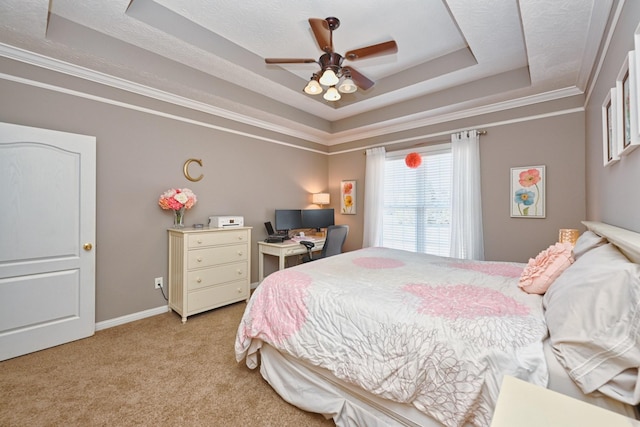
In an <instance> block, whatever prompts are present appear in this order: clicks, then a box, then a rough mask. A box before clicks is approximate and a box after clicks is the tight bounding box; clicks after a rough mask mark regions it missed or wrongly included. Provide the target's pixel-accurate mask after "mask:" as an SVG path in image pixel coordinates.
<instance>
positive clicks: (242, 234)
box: [188, 230, 249, 249]
mask: <svg viewBox="0 0 640 427" xmlns="http://www.w3.org/2000/svg"><path fill="white" fill-rule="evenodd" d="M248 236H249V233H248V232H247V230H225V231H224V232H215V233H202V234H193V235H190V236H189V237H188V245H189V249H194V248H201V247H205V246H215V245H228V244H232V243H248V242H247V241H248V240H249V238H248Z"/></svg>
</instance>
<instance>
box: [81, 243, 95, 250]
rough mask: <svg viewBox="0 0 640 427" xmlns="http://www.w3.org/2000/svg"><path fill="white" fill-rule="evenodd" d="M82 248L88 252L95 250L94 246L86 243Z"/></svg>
mask: <svg viewBox="0 0 640 427" xmlns="http://www.w3.org/2000/svg"><path fill="white" fill-rule="evenodd" d="M82 248H83V249H84V250H85V251H87V252H88V251H90V250H91V249H93V245H92V244H91V243H85V244H84V245H82Z"/></svg>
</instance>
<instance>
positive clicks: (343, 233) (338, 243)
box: [300, 225, 349, 262]
mask: <svg viewBox="0 0 640 427" xmlns="http://www.w3.org/2000/svg"><path fill="white" fill-rule="evenodd" d="M348 233H349V226H348V225H330V226H329V227H327V237H326V238H325V240H324V246H323V247H322V251H321V252H320V255H318V256H316V257H315V258H314V257H313V256H312V255H311V249H313V247H314V246H315V243H313V242H308V241H306V240H303V241H301V242H300V244H301V245H304V246H306V248H307V252H308V255H306V256H304V257H303V258H302V262H309V261H315V260H317V259H320V258H326V257H329V256H332V255H338V254H340V253H342V245H344V241H345V240H346V239H347V234H348Z"/></svg>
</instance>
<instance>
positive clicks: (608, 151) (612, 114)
mask: <svg viewBox="0 0 640 427" xmlns="http://www.w3.org/2000/svg"><path fill="white" fill-rule="evenodd" d="M616 105H617V104H616V88H613V89H611V90H609V93H607V95H606V96H605V98H604V102H603V103H602V157H603V163H604V165H605V166H610V165H612V164H614V163H616V162H617V161H618V160H620V155H619V154H618V153H619V152H618V145H617V140H618V138H617V136H618V134H617V125H616V123H617V122H616Z"/></svg>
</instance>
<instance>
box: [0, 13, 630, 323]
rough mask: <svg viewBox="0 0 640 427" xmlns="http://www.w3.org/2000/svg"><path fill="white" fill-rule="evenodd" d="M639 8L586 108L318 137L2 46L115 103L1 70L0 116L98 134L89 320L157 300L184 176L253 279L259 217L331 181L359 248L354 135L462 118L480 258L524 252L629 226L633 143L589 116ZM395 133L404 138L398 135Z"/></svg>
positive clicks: (452, 126)
mask: <svg viewBox="0 0 640 427" xmlns="http://www.w3.org/2000/svg"><path fill="white" fill-rule="evenodd" d="M639 20H640V5H639V4H638V2H629V1H627V2H626V3H625V9H624V11H623V13H622V14H621V16H620V22H619V23H618V27H619V28H618V29H617V30H616V32H615V34H614V37H613V39H612V41H611V46H610V52H609V53H608V55H607V57H606V61H605V63H604V64H603V66H602V69H601V71H600V74H599V75H598V79H597V84H596V86H595V89H594V90H593V92H592V93H591V96H590V99H589V101H588V104H587V111H586V113H585V112H584V111H583V109H582V107H583V106H584V103H585V99H584V97H582V96H578V97H573V98H567V99H562V100H558V101H551V102H548V103H540V104H535V105H532V106H529V107H525V108H517V109H511V110H507V111H503V112H500V113H492V114H484V115H478V116H475V117H470V118H467V119H460V120H456V121H451V122H446V123H440V124H437V125H432V126H427V127H424V128H420V129H413V130H411V131H406V132H402V133H398V134H394V135H386V136H384V137H377V138H372V139H370V140H366V141H354V142H351V143H348V144H343V145H341V146H337V147H329V148H326V147H322V146H318V145H317V144H313V143H309V142H307V141H299V140H296V139H295V138H291V137H287V136H283V135H278V134H275V133H271V132H269V131H265V130H263V129H258V128H252V127H251V126H248V125H244V124H240V123H236V122H232V121H230V120H226V119H222V118H220V117H217V116H213V115H207V114H204V113H198V112H195V111H192V110H189V109H187V108H182V107H177V106H175V105H169V104H164V103H162V102H160V101H157V100H152V99H146V98H144V97H142V96H138V95H133V94H130V93H125V92H122V91H116V90H113V89H109V88H106V87H103V86H99V85H96V84H93V83H90V82H86V81H81V80H78V79H74V78H71V77H69V76H61V75H57V74H56V73H53V72H50V71H46V70H41V69H37V68H36V67H31V66H28V65H24V64H18V63H16V62H13V61H10V60H7V59H0V67H2V69H3V72H5V73H8V74H14V75H17V76H22V77H25V78H28V79H32V80H33V81H40V82H43V83H51V84H54V85H56V86H59V87H62V88H68V89H72V90H75V91H78V93H80V94H89V95H92V96H97V97H100V96H104V97H105V99H106V98H108V99H113V100H117V101H119V102H123V103H125V104H124V105H125V106H119V105H114V104H113V103H109V102H103V101H104V100H103V101H99V100H90V99H87V98H86V97H85V96H84V95H81V96H78V95H77V94H66V93H64V91H62V92H59V91H51V90H48V89H43V88H37V87H34V86H29V85H25V84H22V83H15V82H11V81H8V80H0V93H2V99H3V102H2V103H0V121H3V122H9V123H16V124H21V125H27V126H35V127H43V128H48V129H55V130H61V131H66V132H75V133H81V134H88V135H94V136H96V137H97V153H98V163H97V174H98V176H97V182H98V184H97V209H98V213H97V242H96V256H97V272H96V286H97V290H96V291H97V307H96V320H97V321H98V322H100V321H105V320H109V319H114V318H117V317H119V316H125V315H128V314H133V313H137V312H140V311H144V310H147V309H152V308H156V307H159V306H162V305H164V304H166V303H165V301H164V300H163V299H162V297H161V294H160V292H158V291H157V290H154V289H153V287H152V284H153V278H154V277H157V276H160V275H162V276H164V277H165V278H166V275H167V253H166V251H167V244H166V240H167V239H166V231H165V230H166V228H167V227H169V226H170V224H171V222H172V219H171V214H170V212H167V211H163V210H161V209H160V208H159V207H158V206H157V198H158V196H159V194H160V193H161V192H162V191H164V190H165V189H167V188H170V187H185V186H188V187H190V188H192V189H193V190H194V191H195V193H196V194H197V195H198V198H199V201H198V204H197V205H196V206H195V207H194V209H192V210H191V211H189V212H188V213H187V223H188V224H192V223H194V222H202V223H206V221H207V218H208V216H209V215H214V214H239V215H243V216H244V217H245V222H246V224H247V225H249V226H253V227H254V232H253V244H252V247H253V259H252V261H253V263H252V264H253V265H252V280H253V281H255V280H257V258H256V252H257V244H256V242H257V241H258V240H260V239H263V238H264V237H265V231H264V226H263V222H264V221H267V220H273V210H274V209H276V208H305V207H312V205H311V200H310V194H311V193H313V192H318V191H330V193H331V196H332V204H331V205H330V207H333V208H335V209H336V210H337V209H339V203H338V201H339V185H340V181H341V180H344V179H355V180H357V182H358V187H357V203H358V210H357V214H356V215H341V214H339V213H338V214H337V215H336V222H337V223H338V224H348V225H350V226H351V232H350V235H349V238H348V239H347V243H346V246H345V249H347V250H354V249H357V248H359V247H360V246H361V242H362V222H363V218H364V217H363V210H362V208H363V199H364V162H365V158H364V155H363V151H364V148H365V147H368V146H377V145H386V146H388V147H391V148H394V149H397V148H406V147H408V146H410V145H411V144H415V143H419V142H423V141H442V140H447V139H448V135H449V134H450V133H451V132H455V131H457V130H460V129H471V128H478V129H483V130H486V131H487V132H488V133H487V135H485V136H483V137H482V138H481V157H482V186H483V216H484V231H485V253H486V257H487V259H491V260H513V261H521V262H524V261H526V260H527V259H528V258H529V257H531V256H534V255H535V254H536V253H537V252H538V251H539V250H541V249H543V248H544V247H546V246H548V245H549V244H550V243H552V242H553V241H555V239H556V237H557V231H558V228H561V227H580V223H579V221H580V220H582V219H585V218H586V219H593V220H604V221H607V222H611V223H614V224H617V225H621V226H626V227H627V228H631V229H634V230H636V231H640V219H639V218H640V217H638V215H637V212H639V211H640V200H639V199H638V198H637V197H635V193H633V192H630V190H632V189H633V188H634V187H633V185H634V184H636V183H637V182H640V180H639V178H640V150H636V151H635V152H633V153H632V154H631V155H630V156H628V157H626V158H624V159H623V161H621V162H620V163H619V164H618V165H616V166H614V167H612V168H606V169H605V168H603V167H602V166H601V155H602V151H601V150H602V148H601V144H602V140H601V138H602V137H601V121H600V105H601V103H602V99H603V98H604V93H605V91H606V90H608V88H609V87H611V86H612V85H613V84H614V81H615V76H616V75H617V73H618V71H619V68H620V66H621V65H622V61H623V59H624V55H626V52H627V51H628V50H630V49H632V48H633V33H634V31H635V28H636V26H637V22H638V21H639ZM126 105H133V106H135V105H140V106H145V107H148V108H150V109H151V110H150V112H141V111H138V110H136V109H135V108H128V107H127V106H126ZM153 111H159V112H162V113H163V114H167V115H168V116H167V117H162V116H159V115H157V114H153ZM180 118H188V119H190V120H193V121H194V123H188V122H185V121H184V120H180ZM585 129H586V131H585ZM585 132H586V138H585ZM585 139H586V142H587V145H586V150H585ZM401 140H406V141H408V142H405V143H397V142H398V141H401ZM296 147H301V148H296ZM326 152H329V153H330V154H329V155H327V154H324V153H326ZM188 158H198V159H202V161H203V167H202V168H201V169H200V168H197V166H196V168H197V169H198V170H196V169H194V170H193V172H194V173H199V172H202V173H203V174H204V179H203V180H202V181H200V182H197V183H192V182H190V181H187V180H186V179H185V178H184V176H183V175H182V165H183V163H184V161H185V160H186V159H188ZM585 158H586V162H585ZM540 164H544V165H546V166H547V218H546V219H515V218H510V217H509V197H510V196H509V191H508V186H509V169H510V168H511V167H514V166H526V165H540ZM585 165H586V167H585ZM43 218H46V212H43ZM269 268H271V269H272V268H274V265H273V263H271V264H270V265H269V266H268V269H269Z"/></svg>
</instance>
